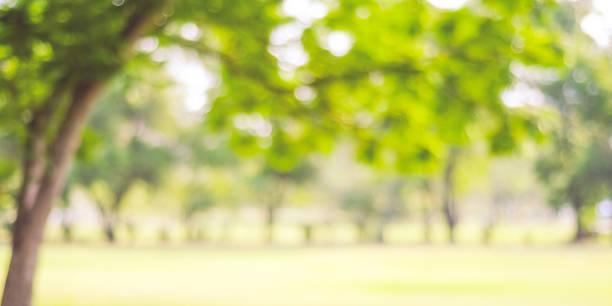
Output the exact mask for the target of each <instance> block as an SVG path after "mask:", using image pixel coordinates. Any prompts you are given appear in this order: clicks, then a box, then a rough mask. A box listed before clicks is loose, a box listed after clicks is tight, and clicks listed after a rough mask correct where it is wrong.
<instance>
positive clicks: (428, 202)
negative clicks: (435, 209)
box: [421, 179, 434, 244]
mask: <svg viewBox="0 0 612 306" xmlns="http://www.w3.org/2000/svg"><path fill="white" fill-rule="evenodd" d="M423 192H424V194H423V197H422V198H421V201H422V203H421V218H422V223H423V224H422V226H423V243H424V244H431V217H432V206H433V204H434V199H433V192H432V187H431V182H430V181H429V180H428V179H425V180H424V181H423Z"/></svg>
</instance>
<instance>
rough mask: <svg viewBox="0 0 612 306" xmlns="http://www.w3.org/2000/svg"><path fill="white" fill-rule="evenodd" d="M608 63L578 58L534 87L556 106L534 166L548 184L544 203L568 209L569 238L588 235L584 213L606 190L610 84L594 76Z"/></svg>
mask: <svg viewBox="0 0 612 306" xmlns="http://www.w3.org/2000/svg"><path fill="white" fill-rule="evenodd" d="M592 65H598V66H597V67H593V66H592ZM611 68H612V67H611V66H610V64H609V59H606V60H604V59H601V60H599V61H596V62H595V63H588V62H582V63H578V64H577V65H576V66H574V67H572V68H570V69H568V71H565V72H563V75H562V76H561V77H560V78H559V80H558V81H555V82H553V83H550V84H543V85H541V87H540V88H541V89H542V90H543V92H544V93H545V94H546V95H547V97H548V99H549V101H550V102H551V104H552V105H553V106H554V108H555V110H556V111H557V121H556V123H555V126H556V127H557V128H556V129H554V130H553V131H552V136H551V137H550V140H551V146H550V148H549V150H548V151H547V152H543V154H542V155H541V156H540V159H539V160H538V161H537V164H536V171H537V173H538V174H539V178H540V180H541V181H542V182H543V183H544V184H545V185H546V186H547V187H548V189H549V195H550V197H549V200H550V203H551V204H552V205H554V206H555V207H558V206H560V205H563V204H565V203H569V204H570V205H571V207H572V208H573V209H574V212H575V216H576V217H575V224H576V231H575V234H574V237H573V238H572V241H573V242H580V241H582V240H584V239H585V238H587V237H588V236H590V231H589V229H588V224H587V221H586V220H585V216H584V215H585V212H586V211H587V210H591V209H593V208H594V206H595V205H596V204H597V203H599V202H600V201H601V200H603V199H605V198H608V197H610V196H611V195H612V147H610V139H609V137H610V135H611V134H612V128H611V127H612V103H611V101H612V92H610V91H609V89H608V88H609V87H608V86H611V85H612V84H610V83H604V82H605V81H604V80H605V79H604V76H602V75H599V74H600V73H605V74H608V73H609V72H610V71H612V69H611Z"/></svg>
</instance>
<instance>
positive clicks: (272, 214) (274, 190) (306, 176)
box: [252, 161, 316, 243]
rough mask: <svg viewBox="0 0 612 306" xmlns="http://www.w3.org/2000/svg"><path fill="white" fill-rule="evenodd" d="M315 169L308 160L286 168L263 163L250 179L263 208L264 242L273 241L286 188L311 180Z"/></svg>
mask: <svg viewBox="0 0 612 306" xmlns="http://www.w3.org/2000/svg"><path fill="white" fill-rule="evenodd" d="M315 175H316V169H315V168H314V167H313V165H311V164H310V163H309V162H308V161H303V162H301V163H300V164H298V165H297V166H295V167H293V168H291V169H289V170H286V171H281V170H276V169H274V168H272V167H270V165H269V164H264V166H263V167H262V168H261V170H260V171H259V172H258V173H257V175H256V176H255V177H254V178H253V179H252V186H253V188H254V192H255V193H256V194H257V196H258V199H259V201H260V202H261V204H262V205H264V208H265V216H266V217H265V224H266V236H265V237H266V238H265V239H266V242H267V243H272V242H273V241H274V227H275V225H276V221H277V220H276V219H277V212H278V209H279V208H281V207H282V205H283V203H284V200H285V197H286V193H287V191H288V188H289V187H291V185H300V184H304V183H306V182H307V181H309V180H312V179H313V178H314V176H315Z"/></svg>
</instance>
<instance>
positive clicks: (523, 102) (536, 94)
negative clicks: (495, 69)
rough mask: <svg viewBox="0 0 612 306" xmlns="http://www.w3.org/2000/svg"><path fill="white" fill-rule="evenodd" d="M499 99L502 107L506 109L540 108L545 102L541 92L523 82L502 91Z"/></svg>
mask: <svg viewBox="0 0 612 306" xmlns="http://www.w3.org/2000/svg"><path fill="white" fill-rule="evenodd" d="M501 99H502V101H503V102H504V105H506V106H508V107H522V106H527V105H533V106H542V105H544V102H545V101H546V98H545V97H544V94H543V93H542V92H541V91H539V90H537V89H534V88H532V87H531V86H529V85H527V84H526V83H524V82H518V83H516V84H515V85H514V86H513V87H512V88H510V89H507V90H504V91H503V92H502V94H501Z"/></svg>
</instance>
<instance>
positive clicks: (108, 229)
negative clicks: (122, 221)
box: [104, 221, 116, 244]
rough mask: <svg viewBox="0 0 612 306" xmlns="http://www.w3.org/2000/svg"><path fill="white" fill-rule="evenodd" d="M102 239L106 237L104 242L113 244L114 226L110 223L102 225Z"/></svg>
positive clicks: (114, 239)
mask: <svg viewBox="0 0 612 306" xmlns="http://www.w3.org/2000/svg"><path fill="white" fill-rule="evenodd" d="M104 237H106V241H108V242H109V243H111V244H112V243H115V241H116V237H115V225H114V223H113V222H112V221H109V222H106V224H105V225H104Z"/></svg>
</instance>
